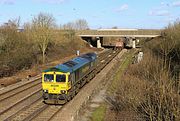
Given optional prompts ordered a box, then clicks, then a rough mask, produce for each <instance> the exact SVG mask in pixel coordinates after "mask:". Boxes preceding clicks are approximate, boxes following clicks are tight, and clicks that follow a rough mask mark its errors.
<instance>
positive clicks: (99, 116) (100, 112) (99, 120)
mask: <svg viewBox="0 0 180 121" xmlns="http://www.w3.org/2000/svg"><path fill="white" fill-rule="evenodd" d="M105 113H106V106H105V105H101V106H99V107H98V108H96V110H95V111H94V112H93V113H92V121H103V120H104V117H105Z"/></svg>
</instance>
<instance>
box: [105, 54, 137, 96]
mask: <svg viewBox="0 0 180 121" xmlns="http://www.w3.org/2000/svg"><path fill="white" fill-rule="evenodd" d="M133 55H134V51H130V52H129V53H127V54H126V55H124V56H123V57H122V58H124V61H123V62H122V63H121V65H120V66H119V69H118V71H117V72H116V74H115V76H114V78H113V80H112V84H111V85H110V87H109V88H108V93H110V94H112V93H113V92H114V91H115V90H116V89H117V86H118V83H119V80H120V79H121V77H122V75H123V73H124V71H125V70H126V69H127V67H128V65H129V64H130V63H131V62H132V56H133Z"/></svg>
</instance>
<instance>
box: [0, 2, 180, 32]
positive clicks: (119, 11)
mask: <svg viewBox="0 0 180 121" xmlns="http://www.w3.org/2000/svg"><path fill="white" fill-rule="evenodd" d="M39 12H45V13H50V14H52V15H53V16H54V17H55V19H56V23H57V24H58V25H60V24H64V23H67V22H71V21H74V20H76V19H85V20H86V21H87V22H88V24H89V27H90V28H91V29H97V28H100V27H101V28H111V27H114V26H117V27H118V28H147V29H159V28H164V27H166V26H167V25H168V23H170V22H173V21H175V20H177V19H178V18H180V0H0V24H2V23H4V22H7V21H8V20H9V19H14V18H18V17H19V16H20V17H21V22H22V23H24V22H28V21H31V19H32V18H33V16H36V15H37V14H38V13H39Z"/></svg>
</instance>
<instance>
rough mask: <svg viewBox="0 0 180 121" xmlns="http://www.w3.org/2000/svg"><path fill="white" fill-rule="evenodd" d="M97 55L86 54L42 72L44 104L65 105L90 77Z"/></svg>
mask: <svg viewBox="0 0 180 121" xmlns="http://www.w3.org/2000/svg"><path fill="white" fill-rule="evenodd" d="M96 64H97V54H96V53H87V54H84V55H81V56H78V57H76V58H73V59H71V60H69V61H67V62H65V63H62V64H59V65H57V66H55V67H52V68H49V69H46V70H44V71H43V72H42V89H43V99H44V102H45V103H49V102H52V101H53V102H55V103H63V104H64V103H66V102H67V101H70V100H71V99H72V98H73V97H74V96H75V95H76V94H77V93H78V91H79V89H80V88H81V87H82V86H83V85H84V84H85V83H86V82H88V81H89V80H90V79H89V78H91V77H92V74H91V73H92V72H93V71H94V70H95V68H96Z"/></svg>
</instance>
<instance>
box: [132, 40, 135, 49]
mask: <svg viewBox="0 0 180 121" xmlns="http://www.w3.org/2000/svg"><path fill="white" fill-rule="evenodd" d="M132 48H136V41H135V40H133V41H132Z"/></svg>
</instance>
